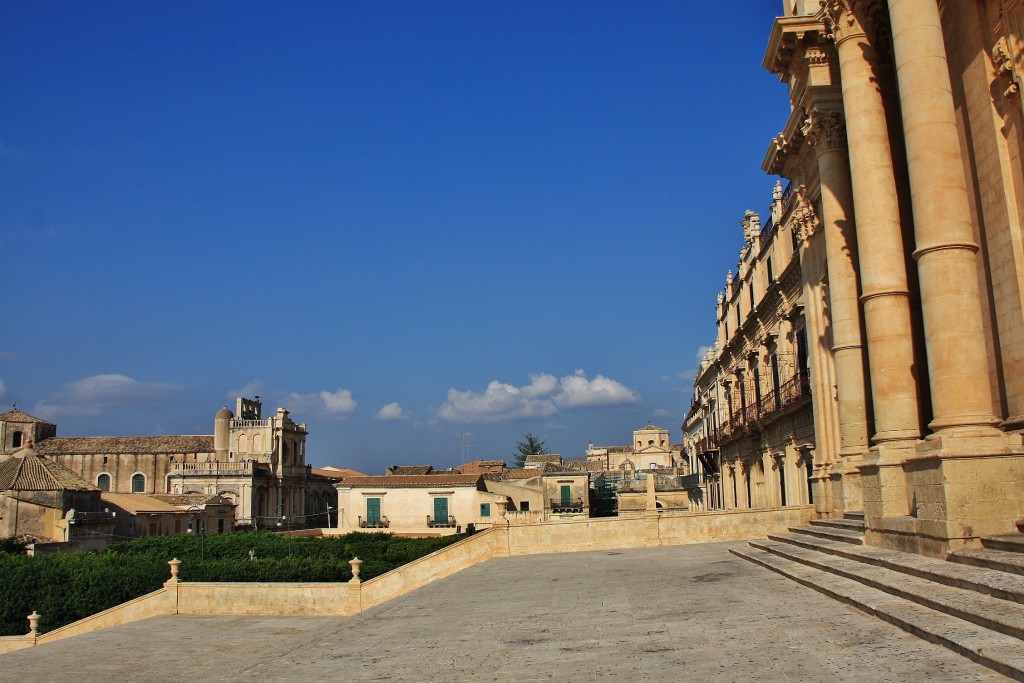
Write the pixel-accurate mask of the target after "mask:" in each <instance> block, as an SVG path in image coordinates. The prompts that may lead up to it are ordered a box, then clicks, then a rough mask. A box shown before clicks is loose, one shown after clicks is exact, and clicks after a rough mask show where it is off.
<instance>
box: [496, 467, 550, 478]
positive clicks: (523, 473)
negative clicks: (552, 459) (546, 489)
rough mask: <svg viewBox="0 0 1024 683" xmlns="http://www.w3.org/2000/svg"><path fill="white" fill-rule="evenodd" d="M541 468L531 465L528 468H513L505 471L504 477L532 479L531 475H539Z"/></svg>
mask: <svg viewBox="0 0 1024 683" xmlns="http://www.w3.org/2000/svg"><path fill="white" fill-rule="evenodd" d="M541 471H542V469H541V468H540V467H532V468H530V469H526V468H523V469H515V470H508V471H507V472H505V475H506V478H508V479H532V478H533V477H539V476H540V475H541Z"/></svg>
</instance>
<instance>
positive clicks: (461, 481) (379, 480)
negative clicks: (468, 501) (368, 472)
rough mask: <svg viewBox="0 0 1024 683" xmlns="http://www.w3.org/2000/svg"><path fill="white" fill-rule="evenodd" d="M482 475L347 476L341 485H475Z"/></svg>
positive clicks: (410, 486) (363, 486) (406, 486)
mask: <svg viewBox="0 0 1024 683" xmlns="http://www.w3.org/2000/svg"><path fill="white" fill-rule="evenodd" d="M481 478H482V476H481V475H479V474H423V475H414V474H407V475H402V476H398V477H395V476H388V475H385V476H383V477H349V478H346V479H345V480H344V481H342V482H341V484H340V485H341V486H351V487H353V488H363V489H365V488H374V489H376V488H387V489H396V488H435V487H438V486H476V485H477V484H478V483H479V482H480V480H481Z"/></svg>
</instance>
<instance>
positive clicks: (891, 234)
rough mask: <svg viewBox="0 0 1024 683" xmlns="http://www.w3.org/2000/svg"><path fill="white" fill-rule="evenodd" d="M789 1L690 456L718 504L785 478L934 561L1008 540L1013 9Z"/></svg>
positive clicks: (1020, 372)
mask: <svg viewBox="0 0 1024 683" xmlns="http://www.w3.org/2000/svg"><path fill="white" fill-rule="evenodd" d="M783 9H784V16H782V17H780V18H778V19H777V20H776V21H775V24H774V26H773V29H772V32H771V36H770V38H769V42H768V49H767V52H766V54H765V58H764V67H765V68H766V69H768V70H769V71H771V72H772V73H775V74H777V75H778V77H779V79H780V81H781V82H782V83H783V84H785V85H786V86H787V87H788V90H789V98H790V105H791V114H790V116H789V119H788V120H787V121H786V122H784V126H783V130H782V132H781V133H780V134H779V135H778V136H777V137H776V138H775V139H774V140H772V141H771V142H770V144H769V146H768V150H767V153H766V155H765V158H764V163H763V168H764V170H765V171H766V172H768V173H771V174H776V175H779V176H781V177H782V178H783V179H784V181H785V182H787V183H788V184H787V185H786V187H785V188H781V193H779V192H778V191H777V194H780V195H781V199H782V201H781V202H780V201H778V199H779V198H776V201H775V202H773V205H772V206H773V210H772V219H771V221H769V222H768V223H767V224H766V225H765V226H764V227H762V228H761V229H760V231H759V234H758V235H756V236H755V235H754V234H753V232H754V231H753V230H749V231H745V237H746V242H747V246H746V247H745V250H746V251H745V253H743V254H741V264H740V273H739V275H738V276H737V277H738V278H739V280H740V281H741V282H742V283H743V284H741V285H740V286H739V287H737V286H736V284H735V280H734V278H733V277H732V276H731V275H730V277H729V278H728V279H727V286H726V289H725V292H724V293H723V294H722V295H720V297H719V304H718V321H719V336H718V339H717V341H716V343H715V345H714V347H713V348H712V349H711V351H709V353H708V356H707V357H706V358H705V362H704V363H702V364H701V369H700V373H699V376H698V379H697V383H696V386H695V400H694V408H693V409H692V410H691V412H690V414H689V415H688V416H687V418H686V422H685V424H684V431H685V432H686V434H687V448H688V451H689V452H690V453H692V454H693V455H694V456H695V457H698V458H699V460H700V463H701V465H702V470H703V476H704V478H705V481H706V482H707V485H708V487H709V489H710V490H712V491H715V492H716V493H717V494H718V495H719V496H720V498H721V500H720V506H721V507H725V508H731V507H770V506H774V505H778V504H779V502H780V500H779V496H780V494H781V493H785V494H786V496H787V500H788V501H793V502H796V503H811V504H813V505H814V506H815V507H816V508H817V511H818V513H819V514H821V515H823V516H841V515H842V514H844V513H846V512H857V513H863V515H864V517H865V522H866V527H867V531H866V535H865V540H866V542H868V543H869V544H872V545H877V546H883V547H890V548H895V549H901V550H911V551H915V552H919V553H924V554H929V555H935V556H943V555H944V554H945V553H946V552H948V551H950V550H955V549H958V548H962V547H970V546H972V545H975V544H977V543H978V540H979V538H980V537H981V536H988V535H998V534H1007V533H1012V532H1015V531H1016V522H1017V521H1019V520H1022V519H1024V499H1022V498H1021V496H1020V490H1021V488H1022V486H1024V441H1022V430H1024V305H1022V302H1024V163H1022V153H1024V99H1022V84H1024V2H1022V0H976V1H973V2H961V1H960V0H824V1H821V2H819V1H818V0H814V1H813V2H812V1H810V0H786V2H784V3H783ZM769 226H770V227H769ZM780 238H782V239H781V244H782V245H787V244H791V250H789V248H788V247H786V246H783V249H782V255H783V257H784V258H783V263H779V262H774V263H773V262H771V261H769V262H768V263H772V265H774V267H775V273H774V275H775V277H776V278H778V279H779V280H780V282H779V285H778V286H777V290H779V291H780V292H781V293H782V295H783V296H782V297H781V299H779V298H776V302H777V304H776V303H772V301H771V300H770V297H769V290H770V289H771V288H772V287H773V286H774V285H772V282H773V277H772V275H769V274H768V273H767V270H768V269H767V263H765V262H764V258H763V254H764V253H765V250H766V249H769V250H770V249H771V247H770V245H771V244H772V243H773V241H774V242H776V243H778V242H779V241H780ZM776 249H777V248H776ZM787 250H789V251H790V255H789V257H786V252H787ZM751 254H756V257H752V256H751ZM752 258H756V259H759V260H760V263H761V265H760V271H761V272H760V274H759V273H758V272H757V271H758V267H757V266H755V267H754V269H753V270H754V277H753V282H752V285H753V286H752V287H750V286H748V285H747V284H746V282H747V281H746V273H747V272H748V266H746V265H745V263H747V262H751V261H750V260H751V259H752ZM780 268H782V269H783V270H781V271H780ZM788 269H792V272H793V273H795V274H796V280H795V282H798V283H799V286H798V287H796V286H788V285H787V272H786V271H787V270H788ZM765 283H767V284H765ZM737 290H738V291H737ZM748 295H749V296H748ZM744 297H747V301H744ZM737 302H740V303H739V305H738V306H737ZM726 325H728V331H725V330H726ZM786 354H789V358H790V359H791V362H790V363H789V364H788V365H787V364H786V363H783V362H782V360H783V359H784V358H785V357H786ZM794 361H795V362H794ZM776 368H779V370H778V371H777V370H776ZM783 369H786V370H787V372H783ZM777 374H779V375H780V376H778V379H776V376H777ZM787 377H788V378H789V379H787ZM793 378H800V379H797V380H796V381H797V382H798V383H800V386H799V387H798V389H797V391H796V396H795V397H794V398H793V400H792V401H790V402H789V406H790V408H789V409H788V414H785V413H786V411H780V410H778V409H777V408H776V406H777V403H776V398H774V397H773V398H772V399H770V400H768V406H767V407H768V408H769V409H771V411H770V413H769V417H770V416H771V415H772V414H775V413H780V414H783V416H784V418H785V419H783V420H781V421H773V422H772V423H771V424H769V423H768V422H766V421H765V419H764V417H763V416H764V414H765V410H764V408H765V406H764V402H765V397H766V396H772V395H773V393H774V395H775V396H777V394H778V391H779V386H781V385H784V384H785V382H787V381H792V380H793ZM784 401H785V399H784ZM783 408H785V406H783ZM737 416H739V417H737ZM773 425H776V426H777V427H778V429H776V430H775V431H774V432H773ZM737 431H738V432H739V436H737ZM737 444H739V445H737ZM773 462H774V463H775V464H779V465H781V468H780V469H778V470H777V471H776V473H775V474H774V475H772V470H771V468H772V467H773ZM751 468H753V470H752V471H751ZM762 468H763V469H764V476H762V472H761V469H762ZM734 473H735V474H734ZM733 477H736V479H735V484H733V482H732V481H730V479H731V478H733ZM748 487H751V488H752V489H753V490H751V491H750V492H749V493H748V491H747V489H748ZM758 490H760V491H762V493H761V495H758V493H757V492H758ZM801 496H803V497H801ZM790 504H792V503H790Z"/></svg>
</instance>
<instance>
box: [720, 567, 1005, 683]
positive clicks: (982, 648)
mask: <svg viewBox="0 0 1024 683" xmlns="http://www.w3.org/2000/svg"><path fill="white" fill-rule="evenodd" d="M729 552H731V553H733V554H734V555H737V556H739V557H742V558H744V559H746V560H749V561H751V562H754V563H756V564H759V565H761V566H762V567H765V568H766V569H770V570H772V571H774V572H777V573H779V574H782V575H783V576H786V577H789V578H791V579H793V580H794V581H796V582H797V583H800V584H802V585H804V586H807V587H808V588H812V589H814V590H816V591H818V592H819V593H822V594H824V595H828V596H829V597H832V598H834V599H836V600H839V601H840V602H843V603H845V604H848V605H851V606H853V607H856V608H857V609H860V610H862V611H864V612H866V613H868V614H870V615H872V616H876V617H878V618H880V619H883V620H885V621H887V622H889V623H891V624H894V625H896V626H899V627H900V628H902V629H903V630H904V631H907V632H908V633H912V634H914V635H916V636H918V637H920V638H924V639H925V640H928V641H929V642H932V643H936V644H938V645H942V646H944V647H947V648H949V649H951V650H953V651H954V652H957V653H959V654H961V655H963V656H965V657H968V658H969V659H972V660H974V661H976V662H978V663H979V664H982V665H984V666H987V667H989V668H991V669H994V670H996V671H998V672H999V673H1001V674H1003V675H1005V676H1009V677H1011V678H1014V679H1016V680H1018V681H1024V642H1022V641H1021V640H1019V639H1017V638H1014V637H1013V636H1008V635H1005V634H1003V633H998V632H995V631H992V630H990V629H987V628H983V627H981V626H978V625H976V624H972V623H970V622H967V621H964V620H963V619H959V618H957V617H954V616H952V615H949V614H946V613H944V612H937V611H935V610H933V609H930V608H928V607H924V606H923V605H919V604H917V603H915V602H911V601H909V600H905V599H903V598H901V597H898V596H895V595H892V594H890V593H886V592H885V591H882V590H879V589H877V588H872V587H871V586H866V585H864V584H862V583H860V582H858V581H854V580H853V579H848V578H846V577H843V576H838V575H836V574H831V573H828V572H824V571H821V570H820V569H815V568H813V567H809V566H807V565H805V564H801V563H799V562H794V561H793V560H789V559H786V558H784V557H780V556H778V555H775V554H773V553H770V552H767V551H765V550H761V549H758V548H730V549H729Z"/></svg>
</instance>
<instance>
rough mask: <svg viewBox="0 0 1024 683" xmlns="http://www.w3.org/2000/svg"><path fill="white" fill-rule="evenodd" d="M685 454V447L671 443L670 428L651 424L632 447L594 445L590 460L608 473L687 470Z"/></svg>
mask: <svg viewBox="0 0 1024 683" xmlns="http://www.w3.org/2000/svg"><path fill="white" fill-rule="evenodd" d="M682 452H683V446H682V444H673V443H671V440H670V439H669V435H668V430H667V429H663V428H661V427H658V426H656V425H653V424H650V423H648V424H646V425H644V426H643V427H641V428H640V429H637V430H636V431H634V432H633V442H632V443H631V444H630V445H629V446H595V445H594V444H590V445H589V446H588V447H587V460H590V461H592V462H597V463H600V464H601V465H602V469H604V470H606V471H612V470H623V469H626V470H634V471H635V470H649V469H657V468H661V467H677V466H678V467H684V468H685V466H686V461H685V460H684V459H683V458H682Z"/></svg>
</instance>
